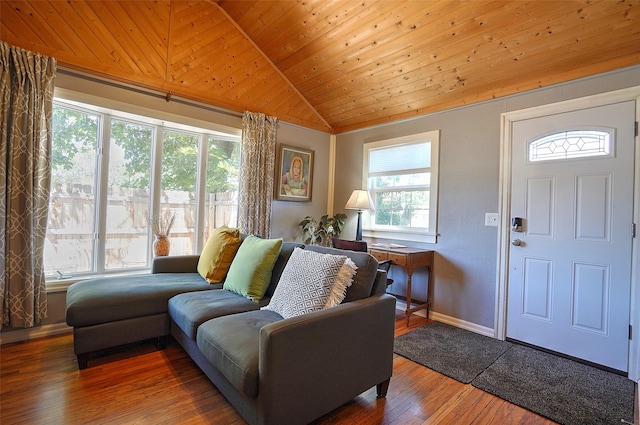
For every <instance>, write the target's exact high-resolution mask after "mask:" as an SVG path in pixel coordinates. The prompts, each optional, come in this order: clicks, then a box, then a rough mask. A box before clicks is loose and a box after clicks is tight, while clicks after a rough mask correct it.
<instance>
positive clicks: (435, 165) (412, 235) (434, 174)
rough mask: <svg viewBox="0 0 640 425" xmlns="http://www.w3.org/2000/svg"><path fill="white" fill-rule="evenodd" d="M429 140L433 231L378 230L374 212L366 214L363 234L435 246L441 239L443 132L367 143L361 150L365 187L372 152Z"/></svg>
mask: <svg viewBox="0 0 640 425" xmlns="http://www.w3.org/2000/svg"><path fill="white" fill-rule="evenodd" d="M424 140H429V141H430V142H431V187H430V189H429V190H430V194H429V223H433V228H430V229H429V231H424V230H422V229H416V230H405V229H402V230H400V229H396V230H391V229H377V228H372V227H371V213H370V212H369V211H364V212H363V214H362V218H363V231H362V235H363V236H366V237H370V238H375V239H391V240H399V241H408V242H424V243H436V242H437V236H438V178H439V174H440V173H439V162H440V130H433V131H428V132H425V133H418V134H411V135H408V136H402V137H396V138H393V139H385V140H378V141H375V142H369V143H364V145H363V147H362V158H363V167H362V187H366V188H367V189H370V188H369V187H368V172H369V150H370V149H375V148H380V147H388V146H393V145H399V144H405V143H413V142H420V141H424Z"/></svg>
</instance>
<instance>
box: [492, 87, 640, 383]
mask: <svg viewBox="0 0 640 425" xmlns="http://www.w3.org/2000/svg"><path fill="white" fill-rule="evenodd" d="M629 100H634V101H635V102H636V122H638V121H640V86H636V87H631V88H628V89H622V90H616V91H613V92H608V93H603V94H598V95H593V96H587V97H582V98H578V99H572V100H567V101H563V102H558V103H552V104H549V105H542V106H537V107H533V108H527V109H521V110H517V111H511V112H505V113H503V114H501V116H500V121H501V122H500V179H499V182H500V183H499V191H498V200H499V206H498V216H499V225H498V247H497V249H498V252H497V254H498V255H497V257H498V261H497V272H496V301H495V307H496V310H495V321H494V323H495V327H494V337H495V338H497V339H500V340H504V339H506V333H507V288H508V283H509V282H508V280H509V273H508V272H509V246H510V241H509V239H510V235H511V232H510V229H511V223H510V217H511V142H512V132H511V129H512V124H513V123H514V122H515V121H520V120H524V119H530V118H538V117H542V116H546V115H554V114H559V113H563V112H569V111H573V110H576V109H584V108H588V107H596V106H604V105H607V104H610V103H616V102H622V101H629ZM634 167H635V169H634V189H633V197H634V199H633V221H634V223H637V224H638V226H639V227H640V137H638V136H636V137H635V165H634ZM629 231H631V223H629ZM639 239H640V232H638V234H637V235H636V237H634V238H633V242H632V248H631V249H632V253H631V257H632V258H631V300H630V301H631V306H630V314H631V325H632V326H633V335H632V337H633V339H632V340H631V341H630V343H629V372H628V373H629V378H630V379H632V380H633V381H636V382H638V381H640V249H638V248H639V247H640V246H639V244H640V241H639Z"/></svg>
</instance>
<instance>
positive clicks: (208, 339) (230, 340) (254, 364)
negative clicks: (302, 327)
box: [196, 310, 282, 397]
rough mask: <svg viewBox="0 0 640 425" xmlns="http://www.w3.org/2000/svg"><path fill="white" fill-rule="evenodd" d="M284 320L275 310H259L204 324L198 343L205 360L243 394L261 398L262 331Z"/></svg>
mask: <svg viewBox="0 0 640 425" xmlns="http://www.w3.org/2000/svg"><path fill="white" fill-rule="evenodd" d="M279 320H282V317H281V316H280V315H279V314H278V313H275V312H273V311H269V310H257V311H249V312H246V313H239V314H232V315H230V316H223V317H218V318H215V319H211V320H208V321H206V322H204V323H203V324H202V325H200V327H199V328H198V331H197V336H196V342H197V345H198V348H199V349H200V351H201V352H202V354H203V355H204V357H205V358H206V359H207V360H208V361H209V362H210V363H211V364H212V365H213V366H214V367H215V368H216V369H217V370H218V371H219V372H220V373H222V374H223V375H224V376H225V377H226V378H227V380H228V381H229V382H230V383H231V384H232V385H233V386H234V387H235V388H236V389H237V390H238V391H240V392H242V393H243V394H245V395H246V396H249V397H257V396H258V363H259V354H260V353H259V350H260V329H262V327H263V326H265V325H268V324H269V323H274V322H277V321H279Z"/></svg>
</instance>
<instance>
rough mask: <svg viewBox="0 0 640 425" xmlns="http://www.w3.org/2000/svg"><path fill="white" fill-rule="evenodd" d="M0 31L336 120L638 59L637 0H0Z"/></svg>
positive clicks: (82, 61)
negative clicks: (215, 0)
mask: <svg viewBox="0 0 640 425" xmlns="http://www.w3.org/2000/svg"><path fill="white" fill-rule="evenodd" d="M0 38H1V39H2V40H3V41H6V42H7V43H9V44H12V45H16V46H19V47H22V48H25V49H28V50H32V51H37V52H40V53H43V54H45V55H49V56H53V57H55V58H56V59H57V60H58V64H59V66H64V67H68V68H72V69H76V70H81V71H84V72H88V73H92V74H95V75H99V76H104V77H108V78H111V79H115V80H118V81H122V82H126V83H129V84H134V85H138V86H143V87H146V88H151V89H154V90H157V91H159V92H162V93H169V92H171V93H172V94H173V95H176V96H181V97H184V98H188V99H192V100H196V101H200V102H204V103H207V104H210V105H214V106H217V107H222V108H226V109H229V110H233V111H243V110H250V111H256V112H264V113H266V114H268V115H275V116H277V117H278V118H279V119H280V120H282V121H286V122H290V123H294V124H298V125H302V126H305V127H309V128H314V129H318V130H322V131H326V132H330V133H340V132H344V131H348V130H353V129H358V128H363V127H367V126H371V125H375V124H382V123H386V122H390V121H396V120H400V119H404V118H409V117H412V116H416V115H421V114H427V113H431V112H436V111H441V110H445V109H450V108H454V107H458V106H462V105H468V104H472V103H476V102H480V101H484V100H488V99H493V98H496V97H501V96H505V95H510V94H514V93H519V92H522V91H525V90H530V89H534V88H538V87H544V86H549V85H552V84H556V83H560V82H565V81H569V80H573V79H576V78H581V77H587V76H591V75H595V74H598V73H602V72H607V71H611V70H615V69H619V68H623V67H627V66H631V65H636V64H640V0H621V1H613V0H604V1H591V0H586V1H584V0H567V1H540V0H532V1H506V0H500V1H488V0H476V1H454V0H446V1H445V0H428V1H427V0H424V1H415V0H414V1H392V0H359V1H353V0H298V1H225V0H220V1H217V2H214V1H182V0H157V1H151V0H128V1H87V0H69V1H61V0H39V1H25V0H16V1H14V0H1V3H0Z"/></svg>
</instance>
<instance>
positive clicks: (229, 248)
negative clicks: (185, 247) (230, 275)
mask: <svg viewBox="0 0 640 425" xmlns="http://www.w3.org/2000/svg"><path fill="white" fill-rule="evenodd" d="M240 242H241V239H240V230H238V229H232V228H229V227H227V226H220V227H218V228H217V229H215V230H214V231H213V233H212V234H211V236H209V239H207V243H206V244H205V246H204V249H203V250H202V253H201V254H200V258H199V259H198V273H200V275H201V276H202V277H203V278H204V279H205V280H206V281H207V282H209V283H220V282H222V281H223V280H224V278H225V276H226V275H227V272H228V271H229V267H231V262H232V261H233V258H234V257H235V255H236V252H237V251H238V248H239V247H240Z"/></svg>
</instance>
